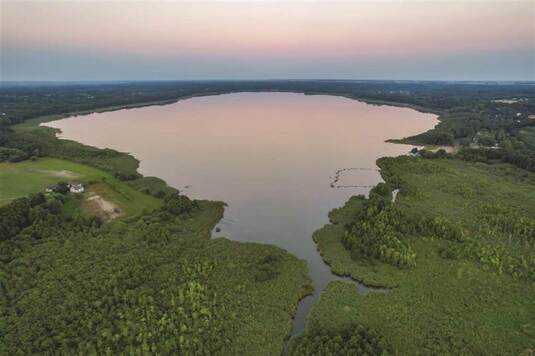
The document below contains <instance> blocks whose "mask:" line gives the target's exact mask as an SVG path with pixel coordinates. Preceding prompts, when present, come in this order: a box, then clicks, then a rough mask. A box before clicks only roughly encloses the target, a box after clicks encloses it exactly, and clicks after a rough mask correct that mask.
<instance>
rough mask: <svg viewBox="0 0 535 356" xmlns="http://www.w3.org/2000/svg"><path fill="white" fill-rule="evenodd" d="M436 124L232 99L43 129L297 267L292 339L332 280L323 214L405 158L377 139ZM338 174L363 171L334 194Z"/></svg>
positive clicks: (337, 104) (422, 117) (305, 103)
mask: <svg viewBox="0 0 535 356" xmlns="http://www.w3.org/2000/svg"><path fill="white" fill-rule="evenodd" d="M436 123H437V120H436V115H433V114H424V113H420V112H417V111H415V110H412V109H409V108H397V107H391V106H376V105H369V104H365V103H362V102H358V101H355V100H351V99H347V98H342V97H334V96H325V95H314V96H305V95H302V94H291V93H238V94H226V95H220V96H209V97H198V98H193V99H188V100H184V101H179V102H177V103H175V104H170V105H165V106H150V107H143V108H136V109H130V110H120V111H113V112H106V113H95V114H91V115H86V116H79V117H76V118H67V119H63V120H59V121H54V122H50V123H47V124H46V125H47V126H51V127H55V128H59V129H61V135H60V137H62V138H68V139H72V140H76V141H79V142H82V143H85V144H88V145H92V146H97V147H101V148H104V147H110V148H113V149H116V150H119V151H125V152H130V153H131V154H133V155H134V156H135V157H136V158H138V159H139V160H140V161H141V164H140V169H139V171H140V172H141V173H142V174H143V175H146V176H157V177H160V178H162V179H164V180H165V181H166V182H167V183H168V184H169V185H171V186H173V187H176V188H178V189H180V190H181V191H184V192H185V193H186V194H187V195H188V196H190V197H192V198H199V199H211V200H222V201H225V202H226V203H228V207H227V208H226V210H225V217H224V218H223V219H222V221H221V222H220V224H219V225H218V226H219V227H220V228H221V232H220V233H214V236H225V237H228V238H230V239H233V240H239V241H253V242H260V243H269V244H274V245H277V246H280V247H282V248H285V249H286V250H288V251H289V252H291V253H293V254H294V255H296V256H298V257H299V258H302V259H304V260H306V261H307V262H308V267H309V271H310V276H311V278H312V280H313V283H314V288H315V291H316V292H315V294H314V295H313V296H311V297H308V298H306V299H305V300H303V301H302V302H301V303H300V305H299V309H298V313H297V317H296V319H295V322H294V330H293V333H297V332H299V331H301V330H302V328H303V325H304V321H305V318H306V315H307V314H308V311H309V308H310V306H311V305H312V304H313V302H314V301H315V300H316V299H317V297H318V296H319V293H320V292H321V290H322V289H323V288H324V287H325V286H326V285H327V283H328V282H329V281H332V280H335V279H339V278H337V277H335V276H333V275H332V274H331V273H330V269H329V268H328V266H326V265H325V264H324V263H323V262H322V260H321V258H320V256H319V254H318V253H317V251H316V246H315V244H314V242H313V241H312V237H311V236H312V233H313V232H314V231H315V230H317V229H318V228H320V227H321V226H322V225H323V224H325V223H327V222H328V218H327V213H328V212H329V211H330V210H331V209H333V208H335V207H339V206H341V205H343V204H344V202H345V201H346V200H347V199H348V198H349V197H350V196H351V195H355V194H367V192H368V191H369V186H371V185H375V184H377V183H378V182H379V181H381V177H380V175H379V172H378V171H377V166H376V165H375V161H376V160H377V159H378V158H379V157H382V156H397V155H400V154H405V153H407V152H408V151H409V150H410V149H411V146H406V145H397V144H390V143H385V142H384V141H385V140H386V139H389V138H401V137H405V136H409V135H414V134H417V133H421V132H423V131H426V130H429V129H431V128H432V127H434V125H435V124H436ZM344 168H362V169H359V170H347V171H342V172H341V173H340V174H339V180H338V182H336V183H335V184H334V185H335V186H344V187H345V188H336V187H334V188H333V187H331V183H332V182H333V180H334V179H335V176H336V172H337V171H338V170H340V169H344ZM347 186H353V187H347ZM354 186H360V187H354ZM358 288H359V290H360V291H361V292H363V293H366V292H367V289H366V288H365V287H363V286H360V285H359V286H358Z"/></svg>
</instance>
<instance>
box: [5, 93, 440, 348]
mask: <svg viewBox="0 0 535 356" xmlns="http://www.w3.org/2000/svg"><path fill="white" fill-rule="evenodd" d="M263 92H265V93H296V94H302V95H326V96H339V97H344V98H347V99H350V100H356V101H360V102H363V103H365V104H368V105H378V106H383V105H384V106H394V107H402V108H410V109H413V110H415V111H418V112H423V113H433V114H436V112H433V111H431V110H426V111H423V110H421V109H422V108H416V107H413V106H411V105H408V104H403V103H389V102H386V101H372V100H366V99H361V98H355V97H352V96H349V95H343V94H335V93H324V92H317V93H307V92H297V91H281V90H272V91H266V90H262V91H244V90H239V91H225V92H210V93H199V94H198V95H188V96H185V97H180V98H175V99H165V100H157V101H150V102H141V103H136V104H125V105H116V106H107V107H101V108H96V109H90V110H80V111H74V112H68V113H62V114H52V115H46V116H41V117H36V118H33V119H29V120H27V121H25V122H23V123H21V124H18V125H14V126H13V128H14V129H15V130H17V129H19V130H21V129H22V130H24V129H32V128H39V127H45V128H46V129H49V130H54V131H55V132H56V135H55V138H56V139H57V140H64V139H61V138H59V137H57V130H58V129H55V128H52V127H49V126H46V125H42V124H44V123H46V122H51V121H55V120H61V119H68V118H75V117H77V116H85V115H91V114H96V113H103V112H112V111H119V110H128V109H135V108H143V107H148V106H163V105H170V104H175V103H177V102H179V101H181V100H187V99H192V98H196V97H205V96H216V95H226V94H234V93H263ZM437 120H439V121H440V116H438V115H437ZM75 142H76V141H75ZM400 143H401V142H400ZM89 147H93V146H89ZM122 153H123V154H125V155H128V156H130V157H132V158H133V159H134V160H136V161H137V162H138V163H139V160H138V159H137V158H136V157H135V156H134V155H132V154H131V153H126V152H122ZM138 170H139V164H138V167H137V168H136V172H137V173H138V174H139V175H140V177H144V175H142V174H141V173H140V172H139V171H138ZM377 170H379V169H377ZM337 173H339V172H337ZM164 182H165V181H164ZM165 184H166V185H167V182H165ZM370 188H371V186H370ZM224 204H225V203H224ZM220 220H221V219H220ZM220 220H219V221H220ZM320 229H321V227H320ZM316 231H317V230H316ZM313 236H314V235H312V236H311V238H312V240H313V241H314V244H315V245H316V251H317V253H318V254H319V257H320V258H321V261H322V263H324V264H325V265H326V266H327V267H328V269H329V271H330V273H331V274H332V275H333V276H335V277H338V278H344V279H346V278H347V279H348V281H346V282H350V281H352V282H354V283H355V284H356V287H357V288H358V286H359V285H362V286H364V287H365V288H369V289H380V290H383V289H386V288H388V287H385V286H379V285H377V286H375V285H372V284H370V285H368V284H365V283H362V282H361V281H359V280H357V279H355V278H353V277H352V276H351V275H341V274H338V273H336V272H335V271H333V270H332V268H331V265H330V264H329V263H328V262H327V261H326V260H325V259H324V256H323V255H322V254H321V252H320V251H319V249H318V246H317V243H316V241H315V239H314V237H313ZM262 244H263V245H269V246H275V247H277V248H281V249H283V250H285V249H284V248H282V247H280V246H278V245H273V244H269V243H262ZM285 251H286V252H287V253H288V254H291V253H290V252H288V251H287V250H285ZM291 255H292V256H294V255H293V254H291ZM294 257H295V258H297V257H296V256H294ZM298 259H299V260H301V261H304V262H305V263H306V260H302V259H300V258H298ZM307 275H308V278H309V279H310V271H309V268H308V267H307ZM309 282H310V285H309V286H310V290H309V291H307V293H306V294H305V295H303V296H301V298H300V299H299V301H298V302H297V303H296V305H295V309H294V310H293V315H292V319H291V327H290V329H289V332H288V334H287V338H286V339H285V341H284V347H283V349H284V350H287V347H288V345H289V343H290V340H291V339H292V338H293V337H294V336H295V335H293V334H292V331H293V323H294V321H295V316H296V315H297V312H298V309H299V307H300V305H301V303H302V302H303V301H304V300H305V299H306V298H307V297H309V296H311V295H313V294H314V289H313V284H312V280H311V279H310V281H309ZM317 292H318V293H319V296H321V293H322V292H323V291H322V290H320V291H317ZM309 313H310V310H308V312H307V313H306V315H307V318H308V315H309ZM303 330H304V329H303ZM303 330H301V332H302V331H303ZM283 352H284V351H283Z"/></svg>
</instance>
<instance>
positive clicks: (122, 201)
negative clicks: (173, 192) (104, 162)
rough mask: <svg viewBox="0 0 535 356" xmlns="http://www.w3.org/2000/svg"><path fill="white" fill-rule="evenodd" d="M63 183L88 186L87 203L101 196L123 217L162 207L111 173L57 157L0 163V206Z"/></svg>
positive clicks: (84, 197)
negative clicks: (89, 198)
mask: <svg viewBox="0 0 535 356" xmlns="http://www.w3.org/2000/svg"><path fill="white" fill-rule="evenodd" d="M60 181H64V182H82V183H86V192H84V194H80V200H81V201H85V200H87V198H88V197H89V196H90V195H91V194H98V195H99V196H100V197H102V198H104V199H105V200H107V201H109V202H111V203H113V204H114V205H116V206H117V208H118V209H120V211H121V212H123V214H122V216H123V217H130V216H134V215H138V214H140V213H142V212H143V211H151V210H154V209H156V208H158V207H159V206H161V204H162V201H161V199H157V198H155V197H153V196H151V195H149V194H145V193H143V192H141V191H140V190H139V189H135V188H133V187H132V186H131V185H130V184H129V183H128V182H123V181H120V180H119V179H117V178H115V177H114V176H113V175H112V174H110V173H108V172H105V171H103V170H100V169H96V168H93V167H90V166H86V165H82V164H79V163H75V162H70V161H66V160H62V159H55V158H41V159H38V160H36V161H30V160H27V161H24V162H19V163H0V186H1V187H2V188H1V189H0V205H5V204H8V203H9V202H10V201H12V200H13V199H16V198H21V197H24V196H27V195H29V194H32V193H39V192H44V191H45V189H46V188H47V187H49V186H52V185H55V184H57V183H58V182H60ZM139 187H140V188H141V186H139Z"/></svg>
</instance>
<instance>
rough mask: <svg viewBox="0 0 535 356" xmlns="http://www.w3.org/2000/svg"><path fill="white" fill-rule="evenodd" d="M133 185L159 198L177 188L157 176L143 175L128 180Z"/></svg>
mask: <svg viewBox="0 0 535 356" xmlns="http://www.w3.org/2000/svg"><path fill="white" fill-rule="evenodd" d="M128 183H129V184H130V185H131V186H132V187H134V188H136V189H137V190H140V191H142V192H144V193H147V194H150V195H152V196H155V197H157V198H163V197H164V196H166V195H167V194H169V193H173V192H174V191H176V189H174V188H172V187H169V186H168V185H167V183H165V181H164V180H162V179H160V178H157V177H141V178H138V179H135V180H132V181H129V182H128Z"/></svg>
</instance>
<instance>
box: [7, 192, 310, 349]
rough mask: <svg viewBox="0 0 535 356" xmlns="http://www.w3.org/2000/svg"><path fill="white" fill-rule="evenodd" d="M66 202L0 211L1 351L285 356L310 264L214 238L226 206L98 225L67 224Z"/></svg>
mask: <svg viewBox="0 0 535 356" xmlns="http://www.w3.org/2000/svg"><path fill="white" fill-rule="evenodd" d="M65 199H67V200H68V199H73V198H72V197H71V198H69V197H67V198H65V197H64V196H61V195H58V196H52V197H49V198H45V196H44V195H43V194H42V193H40V194H38V195H34V196H32V197H31V198H30V199H28V198H22V199H18V200H15V201H13V202H12V203H11V204H10V205H6V206H4V207H2V208H0V227H1V229H0V243H1V245H0V248H1V250H2V260H1V263H2V264H1V266H2V280H1V282H2V283H1V284H0V285H1V288H2V293H1V296H2V298H1V301H0V302H1V305H2V309H1V310H2V313H1V314H0V324H1V325H3V327H2V333H1V334H0V345H1V348H2V350H3V352H5V353H6V354H11V355H17V354H21V355H22V354H35V353H37V354H51V353H65V354H77V353H82V354H86V353H97V354H117V353H129V354H130V353H163V354H169V353H174V354H213V355H228V354H248V355H251V354H254V355H273V354H277V353H280V352H281V350H282V345H283V340H284V339H285V338H286V335H287V333H288V332H289V330H290V328H291V317H292V315H293V313H294V311H295V308H296V304H297V301H298V300H299V299H300V298H301V297H302V296H303V295H304V294H305V293H307V292H308V291H309V288H310V287H309V281H308V278H307V276H306V273H307V272H306V270H307V269H306V265H305V263H304V262H303V261H299V260H298V259H296V258H295V257H293V256H291V255H289V254H288V253H287V252H285V251H283V250H282V249H279V248H277V247H272V246H263V245H258V244H248V243H238V242H232V241H229V240H226V239H223V238H219V239H215V240H212V239H210V231H211V229H212V228H213V226H214V225H215V224H216V223H217V222H218V221H219V219H220V218H221V216H222V213H223V205H222V203H215V202H207V201H191V200H189V199H188V198H187V197H185V196H181V195H178V194H176V193H175V194H171V195H168V196H167V197H166V198H165V200H164V203H163V205H162V207H161V208H159V209H157V210H155V211H154V212H152V213H150V214H145V215H144V216H142V217H139V218H136V219H130V220H129V222H128V223H115V224H111V225H110V224H106V225H101V224H100V223H99V222H98V220H94V219H86V218H80V217H78V218H74V219H73V218H71V217H69V216H67V215H65V214H64V213H63V209H62V207H64V204H65V203H66V202H65ZM259 277H261V278H259ZM45 331H46V332H45Z"/></svg>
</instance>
